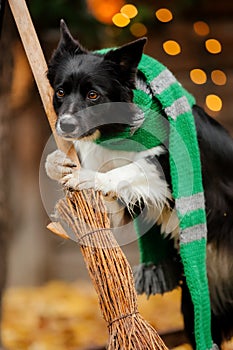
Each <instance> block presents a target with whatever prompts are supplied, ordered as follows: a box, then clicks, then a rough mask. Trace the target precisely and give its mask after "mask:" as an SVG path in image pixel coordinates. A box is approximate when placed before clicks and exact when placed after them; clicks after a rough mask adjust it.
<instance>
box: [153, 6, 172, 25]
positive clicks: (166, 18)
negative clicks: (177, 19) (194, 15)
mask: <svg viewBox="0 0 233 350" xmlns="http://www.w3.org/2000/svg"><path fill="white" fill-rule="evenodd" d="M155 16H156V17H157V18H158V20H159V21H160V22H170V21H171V20H172V18H173V15H172V12H171V11H170V10H168V9H167V8H161V9H159V10H157V11H156V12H155Z"/></svg>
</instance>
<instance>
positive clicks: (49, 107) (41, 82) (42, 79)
mask: <svg viewBox="0 0 233 350" xmlns="http://www.w3.org/2000/svg"><path fill="white" fill-rule="evenodd" d="M8 2H9V5H10V8H11V12H12V14H13V17H14V20H15V23H16V26H17V28H18V31H19V35H20V37H21V40H22V43H23V46H24V50H25V52H26V55H27V58H28V61H29V63H30V66H31V70H32V72H33V75H34V78H35V80H36V84H37V87H38V90H39V93H40V97H41V100H42V103H43V106H44V109H45V113H46V115H47V118H48V121H49V124H50V126H51V129H52V132H53V135H54V138H55V141H56V144H57V147H58V148H59V149H60V150H61V151H63V152H64V153H66V154H67V155H68V156H69V157H70V158H71V159H72V160H73V161H74V162H75V163H76V164H77V166H80V162H79V159H78V156H77V153H76V151H75V149H74V146H73V144H72V143H71V142H68V141H65V140H63V139H62V138H61V137H59V136H58V135H57V133H56V129H55V125H56V120H57V116H56V113H55V111H54V109H53V104H52V98H53V90H52V88H51V86H50V84H49V82H48V79H47V77H46V72H47V70H48V67H47V64H46V61H45V58H44V55H43V52H42V49H41V46H40V43H39V40H38V37H37V34H36V31H35V28H34V26H33V23H32V20H31V16H30V13H29V11H28V8H27V5H26V2H25V0H8Z"/></svg>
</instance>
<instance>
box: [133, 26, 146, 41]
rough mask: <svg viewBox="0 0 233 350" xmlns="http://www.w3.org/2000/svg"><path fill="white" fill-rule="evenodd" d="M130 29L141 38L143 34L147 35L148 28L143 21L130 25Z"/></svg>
mask: <svg viewBox="0 0 233 350" xmlns="http://www.w3.org/2000/svg"><path fill="white" fill-rule="evenodd" d="M130 31H131V33H132V34H133V35H134V36H136V37H137V38H140V37H141V36H143V35H146V33H147V28H146V26H145V25H144V24H142V23H134V24H132V25H131V26H130Z"/></svg>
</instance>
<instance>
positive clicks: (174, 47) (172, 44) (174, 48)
mask: <svg viewBox="0 0 233 350" xmlns="http://www.w3.org/2000/svg"><path fill="white" fill-rule="evenodd" d="M163 49H164V51H165V52H166V53H167V54H168V55H171V56H175V55H178V54H179V53H180V52H181V47H180V44H179V43H178V42H177V41H175V40H167V41H165V42H164V43H163Z"/></svg>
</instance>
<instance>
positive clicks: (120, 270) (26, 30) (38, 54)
mask: <svg viewBox="0 0 233 350" xmlns="http://www.w3.org/2000/svg"><path fill="white" fill-rule="evenodd" d="M9 4H10V7H11V11H12V13H13V16H14V18H15V21H16V25H17V27H18V30H19V33H20V36H21V40H22V42H23V45H24V48H25V51H26V54H27V57H28V60H29V63H30V65H31V69H32V71H33V74H34V77H35V80H36V83H37V86H38V89H39V92H40V95H41V99H42V102H43V105H44V108H45V111H46V114H47V117H48V120H49V123H50V125H51V128H52V131H53V134H54V137H55V140H56V142H57V146H58V147H59V149H61V150H62V151H63V152H65V153H66V154H68V155H69V156H70V157H71V158H72V159H73V160H75V161H76V163H77V164H78V165H79V162H78V159H77V156H76V152H75V151H74V149H73V148H72V146H71V144H70V143H68V142H65V141H64V140H62V139H61V138H59V137H58V136H57V135H56V132H55V122H56V115H55V112H54V110H53V107H52V90H51V88H50V86H49V83H48V81H47V79H46V76H45V74H46V71H47V66H46V62H45V59H44V56H43V53H42V50H41V48H40V44H39V41H38V38H37V36H36V33H35V30H34V27H33V24H32V21H31V18H30V14H29V12H28V9H27V6H26V3H25V1H24V0H9ZM56 210H57V213H58V214H59V216H60V218H61V219H62V220H64V221H65V222H66V223H67V224H68V225H69V226H70V227H71V228H72V230H73V232H74V234H75V235H76V238H77V241H78V242H79V244H80V247H81V251H82V254H83V257H84V260H85V262H86V265H87V268H88V271H89V274H90V276H91V278H92V281H93V284H94V287H95V289H96V292H97V294H98V297H99V302H100V307H101V311H102V313H103V317H104V319H105V321H106V322H107V326H108V329H109V342H108V349H112V350H113V349H122V350H123V349H124V350H127V349H138V350H140V349H143V350H150V349H156V350H157V349H167V347H166V346H165V345H164V343H163V341H162V340H161V338H160V337H159V335H158V333H157V332H156V331H155V329H153V328H152V327H151V326H150V325H149V324H148V323H147V322H146V321H145V320H144V319H143V318H142V317H141V315H140V314H139V312H138V307H137V297H136V291H135V288H134V282H133V277H132V272H131V269H130V266H129V264H128V261H127V260H126V258H125V256H124V254H123V253H122V251H121V249H120V247H119V246H118V244H117V242H116V240H115V238H114V236H113V234H112V232H111V230H110V223H109V219H108V216H107V214H106V209H105V206H104V201H103V197H102V195H101V193H100V192H94V191H93V190H88V191H78V192H69V193H68V194H67V195H66V198H64V199H62V200H60V201H59V202H58V203H57V205H56ZM49 228H50V229H52V230H53V231H56V232H57V233H59V234H60V233H61V232H62V227H61V226H60V224H59V223H53V224H51V225H50V226H49ZM64 236H66V234H65V232H64Z"/></svg>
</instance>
